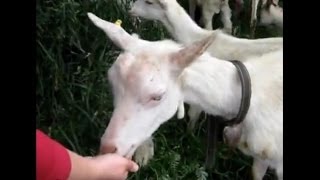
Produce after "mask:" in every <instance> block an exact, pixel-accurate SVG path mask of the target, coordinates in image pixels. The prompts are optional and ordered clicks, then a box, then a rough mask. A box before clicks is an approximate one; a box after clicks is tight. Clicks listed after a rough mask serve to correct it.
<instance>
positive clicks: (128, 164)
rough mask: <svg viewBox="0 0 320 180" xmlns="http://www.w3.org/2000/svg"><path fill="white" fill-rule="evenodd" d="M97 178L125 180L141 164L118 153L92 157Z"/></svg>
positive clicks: (102, 179)
mask: <svg viewBox="0 0 320 180" xmlns="http://www.w3.org/2000/svg"><path fill="white" fill-rule="evenodd" d="M89 159H90V160H91V164H92V167H93V169H94V171H95V174H97V177H98V178H97V180H125V179H126V178H127V176H128V172H136V171H138V169H139V166H138V165H137V164H136V163H135V162H133V161H132V160H130V159H126V158H124V157H122V156H120V155H117V154H104V155H99V156H96V157H90V158H89Z"/></svg>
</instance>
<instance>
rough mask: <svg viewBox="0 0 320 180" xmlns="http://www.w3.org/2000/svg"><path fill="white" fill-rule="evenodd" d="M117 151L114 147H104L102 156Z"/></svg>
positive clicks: (101, 151)
mask: <svg viewBox="0 0 320 180" xmlns="http://www.w3.org/2000/svg"><path fill="white" fill-rule="evenodd" d="M116 151H117V148H116V146H114V145H109V144H108V145H104V146H102V147H101V148H100V154H107V153H115V152H116Z"/></svg>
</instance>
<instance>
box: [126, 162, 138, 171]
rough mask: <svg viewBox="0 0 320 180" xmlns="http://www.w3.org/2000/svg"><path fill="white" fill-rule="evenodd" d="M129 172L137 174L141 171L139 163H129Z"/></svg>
mask: <svg viewBox="0 0 320 180" xmlns="http://www.w3.org/2000/svg"><path fill="white" fill-rule="evenodd" d="M127 169H128V171H130V172H137V171H138V170H139V166H138V164H137V163H135V162H133V161H130V160H129V161H128V166H127Z"/></svg>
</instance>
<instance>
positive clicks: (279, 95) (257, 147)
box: [88, 13, 283, 180]
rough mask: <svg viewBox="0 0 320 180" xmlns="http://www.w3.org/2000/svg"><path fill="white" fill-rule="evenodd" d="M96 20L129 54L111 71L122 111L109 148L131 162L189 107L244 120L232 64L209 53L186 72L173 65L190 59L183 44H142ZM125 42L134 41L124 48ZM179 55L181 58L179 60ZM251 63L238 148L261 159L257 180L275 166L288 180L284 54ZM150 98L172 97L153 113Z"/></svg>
mask: <svg viewBox="0 0 320 180" xmlns="http://www.w3.org/2000/svg"><path fill="white" fill-rule="evenodd" d="M88 16H89V18H90V19H91V20H92V22H93V23H94V24H95V25H96V26H97V27H99V28H100V29H102V30H103V31H104V32H105V33H106V35H107V36H108V37H109V38H110V39H112V41H114V42H115V44H116V45H118V46H119V47H120V48H122V49H123V50H124V51H125V52H124V53H122V54H121V55H120V56H119V57H118V59H117V60H116V62H115V63H114V64H113V65H112V67H111V68H110V70H109V76H108V77H109V80H110V81H111V83H112V85H113V86H112V87H113V93H114V97H115V110H114V113H113V116H112V118H111V121H110V124H109V125H108V128H107V129H106V132H105V134H104V136H103V137H102V139H101V140H102V143H105V142H108V143H110V142H112V143H114V144H115V145H116V147H117V153H119V154H121V155H127V156H131V155H132V154H133V153H134V151H135V150H136V151H137V152H138V151H139V150H138V149H137V147H138V146H140V147H142V146H141V145H142V143H143V142H144V141H146V142H148V141H149V142H150V141H151V140H150V139H149V140H148V138H150V137H151V136H152V134H153V133H154V131H156V130H157V129H158V127H159V126H160V125H161V124H163V123H165V122H166V121H168V120H169V119H170V118H171V117H172V116H174V114H175V112H176V111H177V109H178V107H179V104H180V103H181V101H185V102H187V103H189V104H191V105H195V106H198V107H201V109H203V110H205V111H206V112H207V113H210V114H215V115H221V116H224V117H226V118H231V117H234V116H235V115H236V114H237V112H238V109H239V105H240V99H241V84H240V82H239V79H238V74H237V70H236V68H235V67H234V65H233V64H232V63H230V62H228V61H224V60H220V59H217V58H215V57H212V56H210V55H209V53H207V52H204V53H203V54H202V53H200V54H202V55H200V54H199V57H198V58H196V60H194V62H193V63H192V64H191V65H189V66H187V67H186V68H184V70H183V69H181V68H183V67H181V66H179V64H180V63H178V64H176V63H174V64H172V62H174V61H172V60H171V61H170V57H177V58H178V59H179V58H182V59H179V60H183V58H184V57H185V56H186V55H185V54H179V53H178V52H179V51H180V50H181V49H182V48H183V47H182V46H181V45H179V44H177V43H175V42H173V41H170V40H162V41H154V42H151V41H146V40H142V39H138V37H137V36H135V37H132V36H130V35H129V34H128V33H126V32H125V31H124V30H123V29H122V28H121V27H118V26H115V25H114V24H112V23H109V22H107V21H104V20H102V19H100V18H98V17H96V16H95V15H93V14H91V13H89V14H88ZM120 39H121V40H125V41H126V42H125V43H123V44H121V43H120V44H119V41H120ZM132 44H135V46H131V45H132ZM127 45H129V46H127ZM198 46H199V44H198V45H188V46H187V48H188V47H189V49H187V50H188V51H186V52H187V54H188V53H191V56H192V53H198V52H197V51H195V50H194V49H193V48H192V47H194V48H195V49H197V48H198ZM190 47H191V48H190ZM194 51H195V52H194ZM175 53H178V55H176V56H173V55H174V54H175ZM173 60H175V58H174V59H173ZM244 64H245V66H246V67H247V69H248V71H249V73H250V75H251V80H252V98H251V106H250V109H249V111H248V114H247V116H246V118H245V120H244V121H243V133H242V134H241V139H240V143H239V144H238V148H239V149H240V150H241V151H242V152H243V153H245V154H247V155H250V156H252V157H253V158H254V163H253V175H254V179H256V180H258V179H260V180H261V179H262V177H263V175H264V174H265V172H266V170H267V168H268V166H270V167H271V168H275V169H276V172H277V174H278V177H279V179H282V173H283V172H282V171H283V50H282V49H280V50H278V51H275V52H271V53H268V54H264V55H261V56H260V57H254V58H252V59H250V60H248V61H245V62H244ZM136 68H138V69H136ZM180 69H181V70H180ZM179 72H180V73H179ZM126 73H132V74H130V75H131V76H127V78H129V77H136V78H137V79H134V80H135V83H136V84H135V85H134V86H132V87H131V86H128V83H129V84H130V81H132V80H129V79H126V78H123V77H125V76H124V74H126ZM150 78H151V79H152V80H154V81H150V80H151V79H150ZM150 92H151V94H154V93H156V94H157V93H159V92H164V95H163V98H162V100H161V101H156V102H154V101H152V102H151V104H148V103H147V104H146V105H145V106H143V105H141V102H140V101H137V100H135V99H137V98H138V99H140V98H142V99H144V98H145V96H146V95H148V94H150ZM142 102H144V101H142ZM136 108H138V109H136ZM149 145H150V144H149ZM143 148H146V146H143ZM143 152H144V153H145V152H147V153H153V150H151V148H150V147H149V148H147V150H144V151H143ZM140 153H141V151H140ZM142 154H143V153H142ZM149 155H150V154H149ZM150 156H152V155H150ZM143 157H144V158H146V159H148V158H150V157H148V156H143Z"/></svg>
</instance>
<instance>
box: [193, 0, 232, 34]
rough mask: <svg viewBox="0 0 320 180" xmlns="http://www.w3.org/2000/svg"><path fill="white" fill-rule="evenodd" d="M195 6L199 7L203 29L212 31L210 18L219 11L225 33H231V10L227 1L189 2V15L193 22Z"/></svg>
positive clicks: (196, 0)
mask: <svg viewBox="0 0 320 180" xmlns="http://www.w3.org/2000/svg"><path fill="white" fill-rule="evenodd" d="M196 5H198V6H201V9H202V22H203V24H204V27H205V29H208V30H212V18H213V17H214V14H218V13H220V11H221V15H222V16H221V20H222V23H223V26H224V27H223V29H224V31H225V32H227V33H229V34H231V33H232V22H231V9H230V6H229V0H189V13H190V16H191V18H192V19H193V20H195V10H196Z"/></svg>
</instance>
